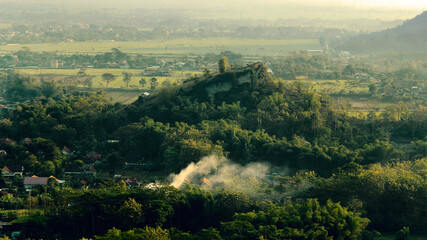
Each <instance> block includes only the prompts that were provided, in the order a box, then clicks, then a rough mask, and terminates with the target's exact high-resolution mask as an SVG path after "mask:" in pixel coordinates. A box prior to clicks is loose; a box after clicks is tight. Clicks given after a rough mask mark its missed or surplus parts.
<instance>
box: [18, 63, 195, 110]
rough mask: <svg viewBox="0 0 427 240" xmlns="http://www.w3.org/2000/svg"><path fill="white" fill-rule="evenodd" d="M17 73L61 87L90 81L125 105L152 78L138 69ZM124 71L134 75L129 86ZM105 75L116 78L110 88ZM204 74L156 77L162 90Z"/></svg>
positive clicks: (34, 70) (186, 72) (185, 72)
mask: <svg viewBox="0 0 427 240" xmlns="http://www.w3.org/2000/svg"><path fill="white" fill-rule="evenodd" d="M16 71H17V72H19V73H21V74H24V75H30V76H32V77H33V78H35V79H41V78H43V79H44V80H48V81H55V82H58V83H59V84H61V85H73V86H76V87H84V88H86V87H87V85H86V84H85V81H86V79H90V80H91V81H92V86H91V87H92V88H94V89H104V90H105V94H106V95H107V97H108V98H109V99H110V101H111V102H120V103H124V104H128V103H132V102H133V101H135V100H136V99H137V98H138V97H139V96H140V95H141V94H142V93H143V92H144V91H146V90H149V89H150V86H151V85H150V83H151V78H152V77H151V76H144V75H143V74H142V70H138V69H86V74H87V76H77V72H78V71H79V69H16ZM124 71H126V72H129V73H131V74H132V78H131V81H130V82H129V85H128V86H126V83H125V82H123V75H122V72H124ZM104 73H111V74H113V75H114V76H116V78H115V79H114V80H113V81H111V82H110V83H109V85H108V88H107V84H106V82H105V81H104V80H103V79H102V74H104ZM202 74H203V73H202V72H198V71H182V72H180V71H177V72H174V73H173V74H172V76H170V77H157V76H156V77H155V78H156V79H157V82H158V84H159V85H158V87H159V88H160V87H162V84H163V83H164V82H169V83H170V84H173V83H178V82H180V81H181V80H184V79H187V78H189V77H191V76H194V75H202ZM141 78H144V79H145V80H146V85H145V86H144V87H142V86H141V85H140V84H139V80H140V79H141Z"/></svg>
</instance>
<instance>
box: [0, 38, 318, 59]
mask: <svg viewBox="0 0 427 240" xmlns="http://www.w3.org/2000/svg"><path fill="white" fill-rule="evenodd" d="M24 48H25V49H29V50H30V51H35V52H58V53H59V54H74V53H84V54H99V53H104V52H108V51H111V49H112V48H118V49H120V50H121V51H123V52H125V53H139V54H153V55H180V54H181V55H182V54H185V55H204V54H206V53H209V52H213V53H220V52H222V51H227V50H229V51H233V52H237V53H240V54H243V55H245V56H281V55H286V54H287V53H288V52H290V51H299V50H308V49H321V45H320V44H319V41H318V40H317V39H295V40H268V39H228V38H201V39H175V40H165V41H155V40H149V41H148V40H147V41H138V42H132V41H129V42H113V41H109V42H72V43H65V42H63V43H40V44H11V45H4V46H0V53H3V54H4V53H10V52H15V51H19V50H22V49H24Z"/></svg>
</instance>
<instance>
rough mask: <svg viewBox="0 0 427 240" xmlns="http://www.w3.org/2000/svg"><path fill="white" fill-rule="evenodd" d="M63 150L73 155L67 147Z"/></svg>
mask: <svg viewBox="0 0 427 240" xmlns="http://www.w3.org/2000/svg"><path fill="white" fill-rule="evenodd" d="M63 150H64V151H66V152H67V153H71V150H70V149H69V148H68V147H67V146H64V149H63Z"/></svg>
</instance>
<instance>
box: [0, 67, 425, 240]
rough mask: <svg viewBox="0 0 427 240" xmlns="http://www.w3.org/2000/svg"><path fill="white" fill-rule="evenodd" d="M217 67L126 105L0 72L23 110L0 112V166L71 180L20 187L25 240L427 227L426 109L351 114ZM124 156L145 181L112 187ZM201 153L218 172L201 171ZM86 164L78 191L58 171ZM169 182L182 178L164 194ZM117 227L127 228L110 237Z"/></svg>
mask: <svg viewBox="0 0 427 240" xmlns="http://www.w3.org/2000/svg"><path fill="white" fill-rule="evenodd" d="M220 65H221V64H220ZM220 67H221V66H220ZM220 70H221V71H220V72H219V73H218V72H216V73H211V72H209V71H205V73H204V76H201V77H192V78H190V79H187V80H186V81H184V83H183V84H182V85H181V86H171V87H169V88H163V89H161V90H160V91H159V92H157V93H155V94H152V95H151V96H145V95H141V96H140V98H139V99H138V100H137V101H136V102H134V103H133V104H130V105H122V104H111V103H109V101H108V100H107V99H106V98H105V95H104V94H103V93H102V92H98V93H96V94H83V93H79V92H78V91H75V90H73V89H71V88H70V89H62V88H61V87H60V86H59V85H57V84H55V83H53V82H46V81H41V82H36V81H34V80H32V79H30V78H26V77H23V76H20V75H17V74H15V73H7V74H4V75H2V76H1V84H2V86H3V89H4V93H3V94H4V96H6V99H5V101H7V100H8V99H19V100H20V103H19V104H17V106H16V109H10V110H4V111H3V112H2V120H1V122H0V138H2V142H1V143H0V146H1V148H0V149H2V150H4V151H5V152H7V155H5V154H3V155H1V157H0V160H1V161H2V163H3V164H4V165H22V166H24V167H25V171H26V172H27V173H30V174H34V175H37V176H46V177H48V176H50V175H54V176H55V177H57V178H64V179H66V183H65V184H66V186H67V187H64V186H60V185H58V183H55V182H54V183H51V184H49V185H47V186H46V187H45V189H34V190H33V192H32V193H31V194H32V195H31V196H28V194H27V193H26V192H25V191H23V192H21V190H22V188H23V186H22V185H19V184H18V183H17V184H16V187H15V189H14V190H11V191H14V192H15V193H17V199H21V200H20V201H22V203H21V204H22V206H24V205H25V204H24V199H26V200H25V201H32V204H33V205H31V206H33V207H32V208H33V209H34V208H36V209H39V210H36V213H35V214H31V215H30V216H28V217H23V218H18V220H16V222H15V223H16V224H18V225H17V226H20V229H22V234H23V236H25V237H30V238H44V239H55V238H61V239H78V238H82V237H93V236H94V235H98V237H95V239H136V238H135V237H136V236H145V237H146V238H141V239H260V238H261V237H262V238H264V239H357V237H358V236H362V235H363V234H364V235H363V236H370V235H372V234H373V235H375V234H376V233H374V232H370V231H364V230H365V229H368V230H378V231H387V232H396V231H398V230H400V229H402V228H403V227H409V229H410V230H411V231H412V232H415V233H424V234H425V233H426V232H425V229H426V228H425V226H426V224H427V222H426V220H425V218H424V216H425V215H426V214H427V212H426V208H425V202H426V200H427V199H426V196H427V194H426V186H427V185H426V184H427V182H426V172H425V169H426V168H427V166H426V164H427V160H426V155H427V141H426V140H427V139H426V136H427V110H426V108H425V107H424V106H423V105H422V104H420V105H418V106H407V105H405V104H395V105H391V106H389V107H387V108H385V110H384V111H383V112H380V113H379V112H370V113H368V114H367V115H363V114H360V115H356V114H354V113H352V112H347V111H345V109H343V108H342V107H340V106H338V105H336V104H335V103H334V102H333V101H332V100H331V99H330V97H328V96H327V95H326V94H323V93H318V92H315V91H313V90H312V88H311V87H310V86H309V85H306V84H302V83H301V82H296V83H292V84H288V83H286V82H284V81H282V80H280V79H273V78H272V77H271V76H270V75H269V74H268V72H267V68H266V67H265V66H264V65H263V64H262V63H257V64H252V65H248V66H247V67H245V68H241V69H232V67H227V66H226V64H225V67H224V68H223V69H220ZM28 139H29V140H30V141H29V140H28ZM61 149H63V151H62V153H61ZM69 149H71V150H69ZM64 151H65V152H64ZM68 152H71V153H68ZM95 154H99V155H95ZM98 156H99V157H98ZM101 156H102V157H101ZM131 156H136V157H133V158H136V159H138V161H137V164H140V165H138V166H142V168H138V170H137V171H140V172H142V171H144V172H146V173H147V175H148V176H146V179H145V180H144V181H145V183H144V184H142V185H141V186H140V187H137V188H131V189H127V188H126V183H125V182H123V181H122V182H120V181H118V183H115V182H114V181H112V180H111V179H113V176H114V175H115V174H116V172H118V171H121V170H122V169H123V168H124V166H126V165H128V163H129V161H130V160H129V159H131V158H132V157H131ZM206 156H211V157H212V158H213V159H216V160H215V161H214V162H215V165H211V166H210V167H209V168H203V169H204V170H203V171H202V167H201V166H202V165H203V163H205V162H204V161H206V160H203V159H204V157H206ZM94 158H96V159H97V160H99V161H97V163H94V164H96V165H93V166H95V168H96V169H97V171H98V175H97V176H96V177H85V178H84V181H85V183H86V184H84V186H83V190H82V189H79V188H81V187H82V184H83V183H81V179H78V178H73V177H70V176H66V175H65V172H67V170H66V169H68V168H70V167H72V166H83V165H84V164H92V163H93V162H94ZM92 160H93V161H92ZM199 161H201V162H200V163H198V162H199ZM192 163H193V164H192ZM195 163H196V164H195ZM197 164H199V165H197ZM254 166H255V167H254ZM182 169H184V170H183V171H181V170H182ZM191 169H196V170H191ZM197 169H198V170H197ZM206 169H208V170H206ZM190 170H191V171H192V172H191V174H190ZM186 171H187V172H186ZM196 172H197V173H196ZM169 174H172V175H171V176H170V177H168V176H169ZM116 175H117V174H116ZM177 177H183V180H182V183H183V184H179V185H173V186H177V187H178V188H179V189H177V188H174V187H169V186H168V185H169V184H170V182H171V181H172V180H173V179H176V178H177ZM150 182H151V185H150V184H149V185H146V184H148V183H150ZM72 188H74V189H72ZM43 191H45V192H43ZM316 199H318V200H316ZM338 202H339V203H338ZM2 203H3V204H4V205H3V206H4V207H5V208H14V207H16V206H13V204H12V203H9V202H7V201H6V200H5V199H3V200H2ZM6 203H7V204H9V205H7V204H6ZM16 204H19V202H18V203H16ZM29 206H30V205H29ZM30 209H31V208H30ZM52 226H54V227H52ZM146 226H147V227H146ZM112 228H117V229H121V230H122V231H119V230H115V229H113V230H110V231H108V233H107V230H108V229H112ZM133 228H138V229H136V230H132V231H128V230H130V229H133ZM405 229H406V228H405ZM362 231H363V234H362ZM402 231H406V230H402ZM105 234H106V235H105ZM361 234H362V235H361ZM378 234H379V233H378ZM101 235H104V236H102V237H101ZM126 236H128V237H130V236H132V237H133V238H127V237H126ZM147 236H151V238H147ZM363 239H372V238H367V237H366V238H363Z"/></svg>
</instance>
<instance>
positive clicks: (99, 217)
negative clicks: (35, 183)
mask: <svg viewBox="0 0 427 240" xmlns="http://www.w3.org/2000/svg"><path fill="white" fill-rule="evenodd" d="M50 188H51V190H50V191H49V192H50V193H51V194H52V195H50V197H48V196H45V199H43V198H40V199H41V200H42V199H43V201H44V203H40V204H44V211H43V213H42V212H38V213H34V214H32V215H31V216H29V217H25V218H21V219H19V220H18V221H17V222H18V223H20V226H21V230H22V233H21V236H22V237H25V238H32V239H41V238H43V239H79V238H82V237H90V236H94V235H103V234H105V233H106V235H105V236H103V237H100V236H98V237H95V239H122V238H123V239H137V238H136V237H137V236H140V237H141V238H138V239H259V238H260V237H264V238H269V239H271V238H272V239H337V238H347V239H356V237H357V236H358V235H359V234H360V233H361V232H362V231H363V230H364V229H365V228H366V226H367V224H368V223H369V220H368V219H367V218H362V217H360V215H359V214H358V213H353V212H351V211H348V210H347V209H346V208H343V207H342V206H341V205H340V204H339V203H333V202H332V201H327V202H326V203H325V204H324V205H322V204H319V202H318V201H317V200H315V199H307V200H300V201H298V202H295V203H291V202H288V203H285V204H279V205H275V204H272V203H268V202H254V201H252V200H250V199H249V198H248V197H247V196H245V194H242V193H236V192H230V191H227V190H221V191H219V192H217V193H214V194H213V193H212V192H210V191H203V190H200V189H197V188H191V187H188V188H186V189H184V190H177V189H175V188H170V187H163V188H158V189H154V190H150V189H147V188H141V189H136V190H127V189H126V188H125V187H124V186H120V185H114V186H111V185H110V186H108V185H105V184H104V185H102V184H101V185H100V186H99V189H92V190H86V191H81V190H80V191H76V190H71V191H67V190H62V191H57V190H55V188H54V187H53V188H52V187H50ZM46 198H48V199H46ZM112 228H116V229H121V230H123V232H121V231H119V230H115V229H112ZM134 228H141V229H136V230H131V229H134ZM108 229H112V230H108ZM163 229H164V230H163ZM107 230H108V232H107ZM128 230H129V231H128ZM144 234H147V235H145V236H144Z"/></svg>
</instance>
